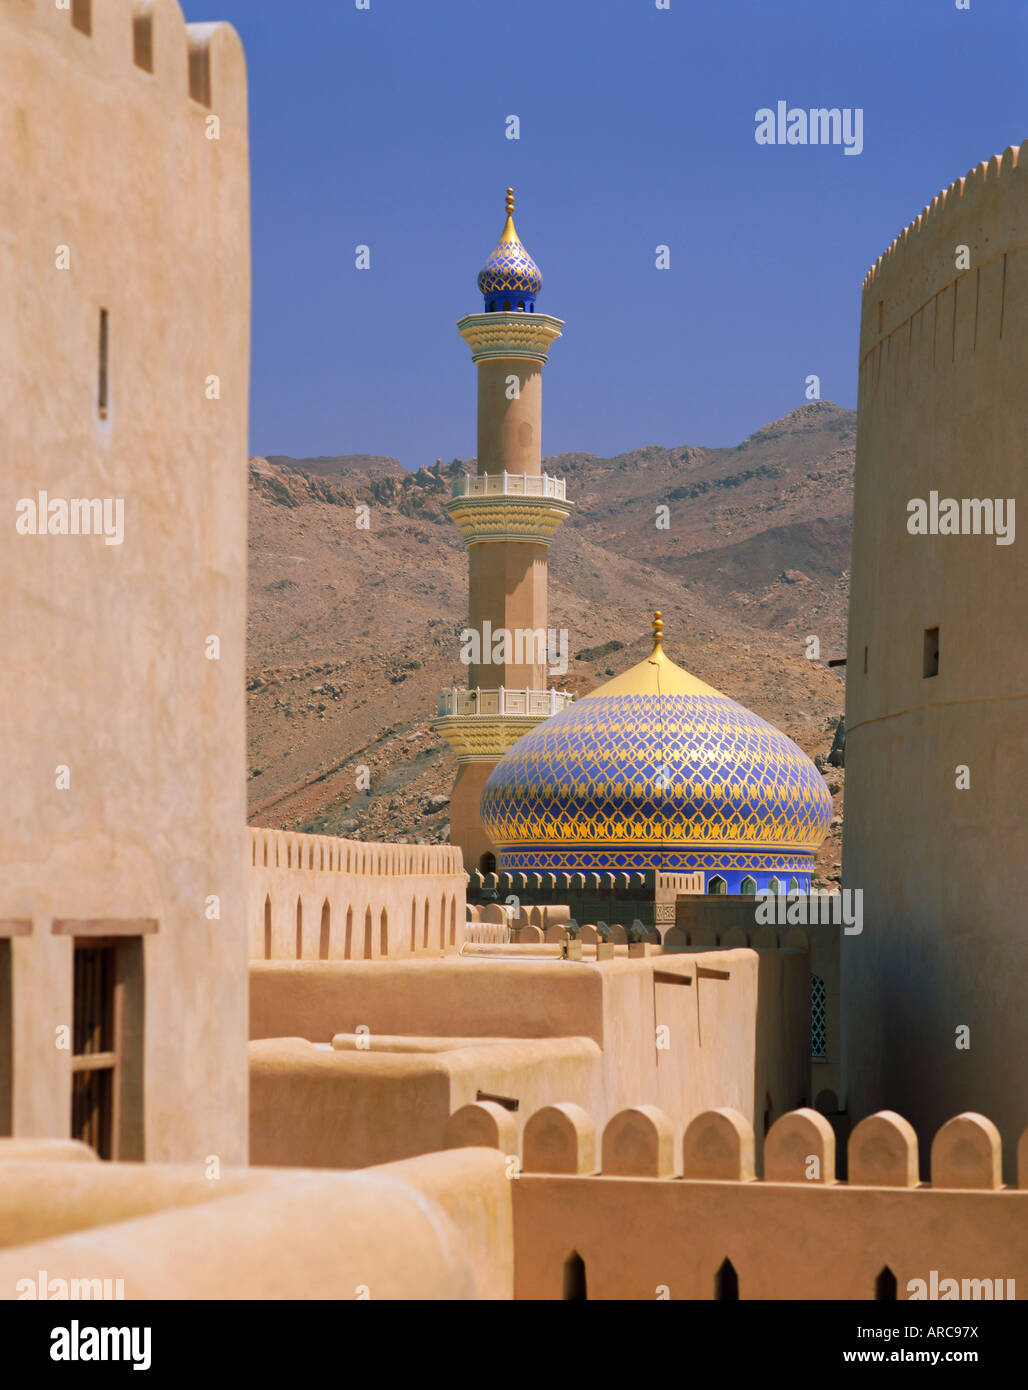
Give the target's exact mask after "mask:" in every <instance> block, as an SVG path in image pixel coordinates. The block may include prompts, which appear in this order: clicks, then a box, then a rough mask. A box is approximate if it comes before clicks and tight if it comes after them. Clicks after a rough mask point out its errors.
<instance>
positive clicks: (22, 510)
mask: <svg viewBox="0 0 1028 1390" xmlns="http://www.w3.org/2000/svg"><path fill="white" fill-rule="evenodd" d="M87 16H88V22H87ZM75 18H76V19H78V21H79V25H78V27H76V25H75V24H73V15H72V13H71V11H70V10H69V9H68V8H66V7H65V8H60V7H58V6H56V5H55V4H54V3H53V0H19V2H18V3H12V4H5V5H3V6H2V9H0V114H2V121H3V129H4V132H5V137H4V139H3V140H2V141H0V187H2V188H3V189H4V190H5V195H4V210H3V225H4V233H3V242H2V249H0V293H2V296H3V302H4V304H5V305H6V306H7V312H6V313H5V315H4V321H3V327H2V329H0V375H2V376H3V379H4V381H5V384H6V398H5V409H4V411H3V412H2V414H0V455H2V457H3V461H4V462H3V470H2V478H0V513H2V515H3V517H4V527H5V542H4V545H3V546H2V547H0V592H2V594H3V604H2V606H0V644H2V648H3V651H4V653H5V666H6V681H5V684H4V690H3V698H2V700H0V711H2V714H0V720H2V730H3V744H4V748H3V760H2V761H3V768H4V791H5V795H6V798H7V801H8V804H9V805H10V806H11V807H13V808H16V810H17V813H16V814H10V815H7V816H5V817H3V820H2V822H0V863H2V864H3V873H2V874H0V921H2V922H3V924H4V925H3V927H2V929H0V936H3V937H4V938H5V939H4V943H3V946H4V951H3V954H4V955H5V956H6V957H7V967H5V970H4V972H0V973H6V974H7V976H8V986H9V987H8V988H7V989H6V990H5V991H4V994H5V996H6V1002H3V1001H0V1010H2V1011H3V1013H2V1014H0V1037H2V1036H7V1037H8V1039H9V1053H8V1057H7V1065H8V1070H9V1071H10V1073H11V1075H10V1076H9V1079H8V1080H9V1083H10V1085H9V1086H8V1085H7V1084H5V1083H0V1093H3V1092H5V1091H7V1093H8V1102H7V1105H6V1109H7V1110H8V1124H9V1127H10V1128H11V1129H12V1130H13V1133H14V1134H16V1135H38V1136H54V1137H63V1136H67V1135H68V1134H69V1132H70V1125H71V1115H72V1090H73V1068H74V1067H75V1066H76V1064H75V1062H74V1061H73V1052H74V1050H75V1049H76V1046H77V1045H76V1042H75V1037H74V1033H75V1026H76V1020H77V1018H78V1013H77V1008H76V1004H75V986H74V982H75V979H76V973H77V972H76V966H75V962H76V961H82V960H84V959H85V958H86V957H85V956H83V955H82V951H84V950H85V949H86V948H87V947H88V946H90V945H91V946H92V949H93V951H94V952H95V951H98V950H100V949H101V946H100V943H101V942H108V943H111V944H110V945H109V946H104V947H103V949H104V950H110V951H111V952H113V953H114V955H115V957H116V961H117V964H116V965H115V966H114V967H112V968H113V969H114V970H115V971H116V974H117V980H116V981H115V983H114V989H115V992H116V994H117V997H118V998H119V999H121V1000H122V1003H123V1004H124V1006H125V1008H124V1009H123V1010H122V1012H121V1013H120V1014H119V1018H120V1020H121V1021H120V1023H119V1024H117V1025H116V1031H117V1033H118V1039H119V1041H118V1048H117V1055H118V1058H119V1061H118V1063H117V1066H116V1068H115V1076H116V1080H115V1081H114V1083H113V1086H114V1088H115V1090H116V1091H117V1097H118V1104H119V1105H120V1112H119V1118H118V1122H117V1124H116V1125H115V1141H116V1144H117V1146H118V1151H119V1152H120V1153H121V1154H122V1156H123V1157H133V1158H141V1157H146V1158H148V1159H152V1160H176V1161H192V1160H198V1159H201V1158H203V1157H204V1156H205V1155H208V1154H211V1153H215V1154H218V1155H219V1156H220V1157H221V1159H222V1161H224V1162H237V1163H238V1162H243V1161H245V1157H246V1127H247V1126H246V1106H247V1077H246V988H245V961H246V886H245V877H244V875H245V872H246V868H245V839H244V832H243V826H244V823H245V815H246V761H245V691H244V665H245V618H246V613H245V589H246V446H247V439H246V428H247V391H248V373H249V301H250V258H249V189H248V178H249V175H248V156H247V112H246V105H247V92H246V72H245V64H244V58H243V52H242V48H241V46H240V43H239V40H238V38H237V37H236V34H235V32H234V31H233V30H232V29H231V27H230V26H228V25H225V24H215V25H203V24H201V25H195V24H194V25H188V26H187V25H186V24H185V23H184V22H183V18H182V14H181V11H180V9H179V7H178V5H177V4H175V3H174V0H156V3H154V4H152V5H145V6H141V5H135V4H133V3H131V2H130V0H93V3H92V4H91V5H86V4H77V5H76V7H75ZM215 135H216V136H217V138H213V137H214V136H215ZM44 494H45V496H44ZM198 978H199V979H201V980H202V987H200V988H198V987H197V980H198ZM62 1028H63V1029H65V1030H67V1033H66V1035H62V1034H61V1033H60V1032H59V1031H58V1030H59V1029H62ZM62 1036H63V1045H62ZM3 1053H4V1048H3V1046H0V1066H2V1065H3V1063H4V1058H3ZM79 1070H81V1068H80V1069H79ZM76 1074H77V1073H76Z"/></svg>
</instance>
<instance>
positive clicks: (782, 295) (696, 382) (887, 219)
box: [183, 0, 1028, 468]
mask: <svg viewBox="0 0 1028 1390" xmlns="http://www.w3.org/2000/svg"><path fill="white" fill-rule="evenodd" d="M970 3H971V8H970V10H968V11H959V10H957V9H956V5H955V2H954V0H779V3H775V0H670V9H668V10H658V9H657V8H656V5H655V4H654V0H520V3H506V2H505V0H370V4H371V8H370V9H369V10H366V11H365V10H358V9H357V8H356V6H355V5H354V3H353V0H184V3H183V9H184V11H185V14H186V17H187V19H189V20H200V19H212V18H220V19H228V20H230V21H231V22H232V23H233V24H234V25H235V26H236V28H237V29H238V30H239V32H240V34H241V35H242V38H243V42H244V44H245V46H246V50H247V58H248V64H249V79H250V121H251V159H252V170H253V184H252V188H253V253H254V305H253V309H254V314H253V376H252V393H251V394H252V410H251V448H252V451H253V452H255V453H262V454H292V455H296V456H304V455H312V454H342V453H376V454H391V455H393V456H395V457H396V458H398V459H400V461H401V462H402V463H403V464H405V465H406V466H407V467H409V468H418V467H420V466H421V465H422V464H425V463H429V464H430V463H432V462H434V460H435V459H436V458H437V457H443V458H446V459H449V458H452V457H454V456H460V457H462V458H464V457H472V456H473V455H474V453H475V371H474V368H473V367H472V365H471V359H470V355H469V353H468V350H467V348H466V346H465V345H464V343H463V342H462V341H461V340H460V338H459V337H458V335H457V333H456V330H455V328H454V323H455V321H456V319H457V318H459V317H460V315H462V314H464V313H468V312H472V311H477V310H481V307H482V302H481V299H480V297H479V295H478V293H477V290H476V286H475V277H476V275H477V273H478V270H479V267H480V266H481V264H482V262H483V260H484V259H485V258H486V256H487V255H488V254H489V252H490V251H491V250H492V248H493V246H494V244H495V242H496V240H497V238H498V236H499V233H500V231H501V230H502V226H503V196H504V190H505V189H506V187H507V185H508V184H513V186H514V188H515V190H516V197H517V208H516V212H515V220H516V222H517V227H518V231H519V234H520V235H521V237H522V240H523V241H524V242H525V244H526V245H527V247H528V249H529V250H530V251H531V253H532V255H533V256H534V257H535V259H536V261H537V262H538V263H539V265H540V267H541V268H542V271H543V277H544V285H543V289H542V292H541V294H540V296H539V301H538V306H537V307H538V309H539V311H545V312H547V313H551V314H555V315H557V317H559V318H562V319H565V320H566V321H567V327H566V329H565V331H564V337H563V339H562V340H561V341H559V342H558V343H557V344H555V346H554V348H553V350H552V352H551V355H550V361H549V364H548V366H547V368H546V375H545V390H544V415H543V451H544V454H557V453H562V452H566V451H570V450H583V451H588V452H591V453H596V454H600V455H612V454H617V453H620V452H622V451H625V450H628V449H633V448H637V447H641V446H643V445H646V444H664V445H667V446H669V447H673V446H678V445H682V444H701V445H729V444H734V443H737V442H738V441H739V440H740V439H742V438H744V437H745V436H746V435H747V434H749V433H751V432H752V431H753V430H755V429H757V428H759V427H760V426H761V425H762V424H765V423H766V422H767V421H769V420H772V419H775V418H777V417H779V416H781V415H784V414H785V413H786V412H787V411H789V410H792V409H793V408H795V407H796V406H797V405H800V404H802V403H803V400H804V381H805V378H806V377H807V375H808V374H809V373H816V374H817V375H818V376H819V377H820V378H821V392H822V396H823V397H825V398H827V399H831V400H834V401H836V402H838V403H839V404H840V405H845V406H849V407H853V406H855V405H856V356H857V330H858V324H859V315H860V286H861V281H862V279H863V277H864V275H865V273H866V271H867V269H868V267H869V265H870V264H871V263H872V261H873V260H874V259H875V258H876V257H877V256H878V255H879V254H880V252H881V251H883V250H884V249H885V247H886V246H887V245H888V243H889V242H890V241H891V240H892V239H893V237H894V236H895V235H896V234H897V233H898V232H899V231H900V230H901V229H902V227H903V226H904V225H905V224H906V223H907V222H909V221H911V220H912V219H913V218H914V217H916V216H917V214H918V213H919V212H920V210H921V208H922V207H923V206H924V205H925V204H926V203H927V202H929V201H930V200H931V199H932V198H933V197H934V195H935V194H936V193H937V192H938V191H939V189H940V188H942V187H944V186H945V185H947V184H949V183H951V182H952V181H953V180H954V179H955V178H958V177H960V176H961V175H963V174H965V173H966V172H967V170H968V169H969V168H971V167H972V166H973V165H975V164H977V163H978V162H979V161H980V160H982V159H985V158H988V157H989V156H991V155H992V154H995V153H998V152H1001V151H1002V150H1003V149H1005V148H1006V146H1007V145H1010V144H1017V143H1019V142H1020V141H1021V140H1023V139H1024V138H1026V137H1028V115H1026V105H1028V98H1026V85H1025V83H1024V80H1023V71H1024V69H1023V65H1024V53H1025V51H1026V40H1028V4H1026V3H1025V0H970ZM779 100H784V101H786V102H788V103H789V105H790V106H797V107H811V106H828V107H840V108H843V107H850V108H857V107H859V108H862V110H863V112H864V117H863V122H864V149H863V152H862V153H861V154H860V155H859V156H848V155H845V154H844V153H843V149H842V148H841V147H840V146H827V147H813V146H801V145H796V146H784V147H778V146H775V147H764V146H760V145H758V144H757V143H756V142H755V139H754V131H755V128H756V127H755V113H756V111H757V110H758V108H761V107H772V108H773V107H775V105H776V103H777V102H778V101H779ZM511 114H516V115H517V116H518V117H519V120H520V127H521V129H520V139H519V140H517V141H511V140H508V139H507V138H506V137H505V128H506V127H505V122H506V118H507V117H508V116H509V115H511ZM358 244H366V245H368V246H369V247H370V248H371V269H370V270H367V271H358V270H356V269H355V268H354V248H355V247H356V246H357V245H358ZM661 244H663V245H667V246H669V247H670V269H668V270H665V271H658V270H657V269H655V265H654V262H655V249H656V247H657V246H658V245H661Z"/></svg>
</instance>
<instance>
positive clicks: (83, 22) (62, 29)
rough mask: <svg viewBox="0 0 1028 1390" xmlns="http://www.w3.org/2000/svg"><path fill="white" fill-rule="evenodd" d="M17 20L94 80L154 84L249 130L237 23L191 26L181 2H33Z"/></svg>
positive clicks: (17, 14) (17, 10)
mask: <svg viewBox="0 0 1028 1390" xmlns="http://www.w3.org/2000/svg"><path fill="white" fill-rule="evenodd" d="M11 21H12V22H13V23H15V24H18V25H19V26H20V27H21V28H22V30H23V33H24V36H25V37H26V38H28V37H29V32H30V30H34V31H35V32H36V34H38V35H39V37H40V38H44V37H45V38H46V39H48V40H50V41H56V42H59V43H61V44H62V45H63V46H64V48H65V49H66V51H68V52H69V54H70V55H71V56H72V58H73V59H77V60H78V61H80V62H81V63H83V64H84V65H85V68H86V70H87V71H88V73H89V74H90V75H91V76H92V77H94V78H97V79H100V80H105V81H123V82H133V83H142V82H143V81H144V80H148V81H149V82H150V83H151V85H152V87H153V88H154V89H155V91H156V90H160V91H161V92H162V93H168V94H175V93H177V94H178V95H179V96H180V97H181V99H182V100H183V101H184V102H186V101H191V102H193V103H195V105H196V107H197V108H198V112H199V109H200V108H203V109H204V110H207V111H211V112H213V113H215V114H216V115H217V117H218V119H219V122H221V123H226V122H227V123H229V124H230V125H232V126H234V127H236V128H238V129H240V130H245V126H246V61H245V57H244V54H243V47H242V44H241V42H240V40H239V36H238V34H237V33H236V31H235V29H234V28H233V27H232V25H231V24H228V23H225V22H222V21H217V22H211V23H195V24H187V23H186V21H185V19H184V17H183V14H182V10H181V8H180V6H179V4H178V3H177V0H69V3H68V4H67V6H62V7H59V6H57V5H55V4H54V0H30V3H28V4H22V5H19V6H17V7H13V12H12V15H11Z"/></svg>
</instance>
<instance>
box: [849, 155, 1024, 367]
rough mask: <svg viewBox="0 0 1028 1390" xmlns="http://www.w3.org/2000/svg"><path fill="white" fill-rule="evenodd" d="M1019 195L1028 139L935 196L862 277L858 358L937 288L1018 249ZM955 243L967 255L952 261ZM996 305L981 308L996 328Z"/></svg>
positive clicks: (1021, 209)
mask: <svg viewBox="0 0 1028 1390" xmlns="http://www.w3.org/2000/svg"><path fill="white" fill-rule="evenodd" d="M1026 201H1028V141H1025V142H1024V143H1023V144H1022V145H1020V146H1017V145H1011V146H1009V147H1008V148H1007V149H1006V150H1005V151H1004V153H1003V154H1002V155H999V154H997V155H993V157H992V158H991V159H987V160H983V161H982V162H981V163H980V164H979V165H977V167H976V168H974V169H970V170H968V172H967V174H965V175H964V177H963V178H959V179H956V180H955V181H954V182H953V183H951V184H950V185H949V187H948V188H945V189H943V190H942V191H941V192H940V193H938V194H936V196H935V197H934V198H933V199H932V201H931V202H930V203H929V204H928V206H927V207H926V208H924V209H923V211H922V212H921V213H920V215H919V216H918V217H916V218H915V219H914V220H913V221H912V222H911V223H910V224H909V225H908V226H906V227H904V229H903V231H902V232H900V234H899V236H897V237H896V238H895V240H894V241H893V242H892V243H891V244H890V245H889V247H888V248H887V249H886V250H885V251H883V252H882V254H881V255H880V256H879V257H878V259H877V260H876V261H875V263H874V264H873V265H872V266H871V268H870V270H869V271H868V273H867V275H866V276H865V278H864V283H863V294H864V316H863V322H862V325H861V343H860V360H861V362H863V361H864V360H865V358H866V357H867V355H868V353H869V352H871V351H872V349H873V348H874V347H875V345H876V344H877V343H879V342H880V341H882V340H883V339H885V338H888V337H889V336H890V335H891V334H892V333H894V332H895V331H896V330H897V329H898V328H900V327H902V326H904V325H906V324H907V323H908V321H909V319H910V317H911V315H913V314H915V313H916V312H917V311H918V310H919V309H920V308H921V307H922V306H923V305H924V304H926V303H928V302H930V301H931V300H932V299H934V297H935V296H936V295H938V294H939V293H940V292H941V291H942V290H944V289H947V288H948V287H950V286H951V285H953V284H954V283H956V282H958V281H961V280H964V279H968V280H969V281H974V279H975V278H976V274H977V273H980V271H981V270H982V268H983V267H984V266H985V265H987V264H991V263H992V262H993V261H995V260H996V259H997V258H999V259H1000V260H1002V258H1003V257H1004V256H1005V255H1007V254H1008V253H1010V252H1012V251H1015V250H1022V249H1023V231H1024V218H1025V204H1026ZM961 245H964V246H966V247H967V258H966V264H961V265H958V264H957V257H956V252H957V247H958V246H961ZM978 288H979V289H980V287H978ZM990 288H991V287H990ZM1002 288H1003V287H1002V286H1001V287H1000V289H1001V290H1002ZM998 309H999V304H998V303H997V306H996V311H995V313H994V312H993V309H992V306H991V305H990V306H989V314H990V321H992V320H993V319H994V321H995V329H996V332H997V333H998V331H999V316H998ZM936 346H938V344H936ZM948 355H949V354H947V356H948Z"/></svg>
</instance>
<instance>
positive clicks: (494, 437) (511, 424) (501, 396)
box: [478, 357, 543, 477]
mask: <svg viewBox="0 0 1028 1390" xmlns="http://www.w3.org/2000/svg"><path fill="white" fill-rule="evenodd" d="M511 377H516V378H517V395H516V396H514V398H513V399H508V396H509V395H510V394H511V390H512V388H510V387H509V386H508V382H509V379H510V378H511ZM542 418H543V369H542V365H541V364H540V363H539V362H530V361H526V360H525V359H524V358H514V357H510V358H490V359H487V360H486V361H483V362H479V364H478V471H479V473H503V472H504V471H506V472H508V473H529V474H532V475H534V476H536V477H538V475H539V473H540V471H541V470H540V461H541V459H542Z"/></svg>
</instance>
